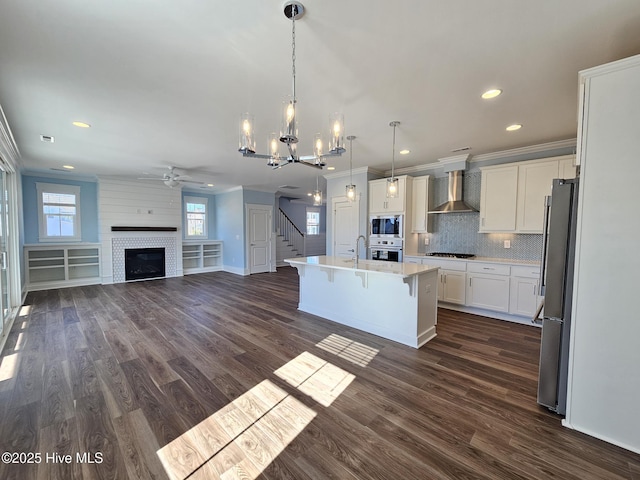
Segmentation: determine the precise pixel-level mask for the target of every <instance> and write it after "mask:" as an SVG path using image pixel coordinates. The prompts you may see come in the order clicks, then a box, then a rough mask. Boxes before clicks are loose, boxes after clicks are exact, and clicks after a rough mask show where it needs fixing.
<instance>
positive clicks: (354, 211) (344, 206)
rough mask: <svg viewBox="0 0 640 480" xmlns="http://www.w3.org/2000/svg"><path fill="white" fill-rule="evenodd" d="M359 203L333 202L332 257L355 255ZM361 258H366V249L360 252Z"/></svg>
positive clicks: (350, 256) (345, 200)
mask: <svg viewBox="0 0 640 480" xmlns="http://www.w3.org/2000/svg"><path fill="white" fill-rule="evenodd" d="M359 209H360V203H359V202H357V201H356V202H349V201H348V200H347V199H346V198H345V199H344V200H338V199H336V200H334V204H333V255H334V256H336V257H349V258H352V257H353V256H354V255H355V248H356V239H357V238H358V235H359V233H360V232H359V229H358V211H359ZM361 257H362V258H366V249H365V250H362V251H361Z"/></svg>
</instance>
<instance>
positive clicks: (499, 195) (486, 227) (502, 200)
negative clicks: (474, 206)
mask: <svg viewBox="0 0 640 480" xmlns="http://www.w3.org/2000/svg"><path fill="white" fill-rule="evenodd" d="M517 196H518V166H517V165H506V166H499V167H490V168H486V169H482V186H481V190H480V232H513V231H515V229H516V206H517V201H516V200H517Z"/></svg>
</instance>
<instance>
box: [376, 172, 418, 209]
mask: <svg viewBox="0 0 640 480" xmlns="http://www.w3.org/2000/svg"><path fill="white" fill-rule="evenodd" d="M396 178H397V179H398V196H397V197H394V198H388V197H387V179H386V178H381V179H379V180H370V181H369V213H370V214H372V215H376V214H391V213H394V214H404V213H406V208H407V194H410V192H411V188H410V184H409V182H410V179H411V177H407V176H406V175H403V176H401V177H396ZM409 200H411V198H409Z"/></svg>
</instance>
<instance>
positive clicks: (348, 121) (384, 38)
mask: <svg viewBox="0 0 640 480" xmlns="http://www.w3.org/2000/svg"><path fill="white" fill-rule="evenodd" d="M303 3H304V4H305V7H306V10H307V11H306V14H305V16H304V18H302V19H301V20H300V21H297V22H296V30H297V42H296V48H297V61H296V67H297V96H298V102H299V119H300V122H299V128H300V137H301V143H300V145H299V148H298V150H299V153H302V154H305V153H311V143H312V138H313V135H314V134H315V133H316V132H320V131H321V130H322V129H323V128H324V126H325V124H326V123H327V121H328V115H329V114H330V113H331V112H334V111H341V112H343V113H344V115H345V127H346V128H345V130H346V133H347V135H356V136H357V139H356V140H355V141H354V145H353V164H354V168H359V167H363V166H370V167H373V168H376V169H379V170H388V169H389V168H390V167H391V153H392V147H391V145H392V129H391V127H389V122H390V121H392V120H399V121H400V122H401V125H400V126H399V127H398V130H397V148H396V150H397V151H398V150H400V149H401V148H408V149H410V150H411V154H409V155H406V156H401V157H400V156H399V155H397V154H396V168H401V167H407V166H412V165H419V164H426V163H430V162H434V161H436V160H437V159H438V158H441V157H447V156H451V155H453V154H452V153H451V152H452V150H454V149H456V148H460V147H471V150H470V151H469V153H471V154H472V155H478V154H482V153H488V152H496V151H500V150H505V149H510V148H517V147H522V146H528V145H533V144H539V143H546V142H551V141H556V140H563V139H568V138H571V137H575V135H576V112H577V95H578V77H577V74H578V71H580V70H582V69H585V68H589V67H593V66H596V65H600V64H603V63H607V62H610V61H613V60H617V59H620V58H624V57H627V56H631V55H634V54H637V53H640V36H639V35H638V32H639V31H640V3H639V2H638V0H536V1H523V0H521V1H518V0H482V1H479V0H448V1H442V0H398V1H394V2H391V1H381V0H375V1H371V0H369V1H367V0H348V1H345V0H306V1H304V2H303ZM283 4H284V2H282V1H280V0H246V1H243V2H241V1H234V2H231V1H225V2H221V1H218V0H209V1H206V2H204V1H201V0H182V1H179V2H178V1H170V0H155V1H151V0H146V1H143V0H109V1H105V0H103V1H95V0H94V1H86V0H84V1H81V0H56V1H55V2H43V1H37V0H2V4H1V9H0V105H2V107H3V108H4V110H5V114H6V116H7V119H8V122H9V124H10V125H11V128H12V130H13V133H14V136H15V139H16V142H17V144H18V148H19V149H20V152H21V155H22V163H23V166H24V167H25V168H26V169H28V170H30V171H40V170H49V169H52V168H53V169H59V168H61V167H62V165H64V164H71V165H74V166H75V167H76V169H75V171H74V172H75V173H78V174H81V175H130V176H133V177H138V176H140V175H141V174H143V173H144V172H148V173H150V174H162V173H164V170H165V169H166V166H168V165H176V166H179V167H182V168H186V169H191V170H195V171H194V172H192V174H193V176H194V177H195V179H197V180H202V181H205V182H212V183H214V184H215V185H216V188H220V189H222V188H228V187H232V186H236V185H245V186H247V187H250V188H255V189H259V190H263V189H265V190H269V189H271V190H275V189H277V187H278V186H279V185H295V186H299V187H300V190H299V192H301V193H303V194H304V193H306V191H308V190H311V189H313V188H314V187H315V183H316V175H317V174H318V172H317V171H315V170H313V169H310V168H307V167H305V166H303V165H289V166H287V167H285V168H282V169H279V170H271V169H270V168H268V167H267V166H265V165H264V163H265V161H264V160H260V159H251V158H243V157H242V156H241V155H240V154H239V153H238V152H237V149H238V120H239V116H240V114H241V113H242V112H245V111H250V112H252V113H253V114H254V115H255V117H256V120H257V125H256V131H257V132H258V133H257V140H258V145H259V147H258V148H259V150H263V151H264V150H266V137H267V135H268V133H270V132H272V131H277V130H278V128H279V124H280V115H281V114H280V110H281V105H282V101H283V100H285V99H286V98H287V96H288V95H290V93H291V21H290V20H288V19H286V18H285V16H284V14H283V13H282V6H283ZM492 87H495V88H501V89H503V91H504V93H503V94H502V95H501V96H500V97H498V98H496V99H493V100H489V101H486V100H482V99H481V98H480V94H481V93H482V92H483V91H485V90H486V89H488V88H492ZM74 120H81V121H84V122H87V123H90V124H91V125H92V128H91V129H80V128H77V127H74V126H72V125H71V122H72V121H74ZM512 123H521V124H523V128H522V129H521V130H519V131H517V132H511V133H509V132H506V131H505V127H506V126H507V125H509V124H512ZM41 134H44V135H51V136H54V137H55V143H53V144H48V143H43V142H41V141H40V135H41ZM261 140H262V141H261ZM329 164H330V165H334V166H335V167H336V172H341V171H345V170H348V168H349V167H348V165H349V155H348V153H347V154H346V155H343V156H342V157H340V158H337V159H332V160H331V161H330V162H329ZM75 173H74V174H75ZM321 173H322V174H325V173H328V172H327V171H326V169H325V170H324V171H323V172H321ZM289 193H290V192H289Z"/></svg>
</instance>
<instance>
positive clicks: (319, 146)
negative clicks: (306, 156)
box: [313, 133, 324, 165]
mask: <svg viewBox="0 0 640 480" xmlns="http://www.w3.org/2000/svg"><path fill="white" fill-rule="evenodd" d="M323 148H324V144H323V142H322V135H321V134H319V133H316V134H315V136H314V137H313V156H314V157H316V159H315V163H316V165H319V164H320V163H321V162H322V155H324V150H323Z"/></svg>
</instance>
